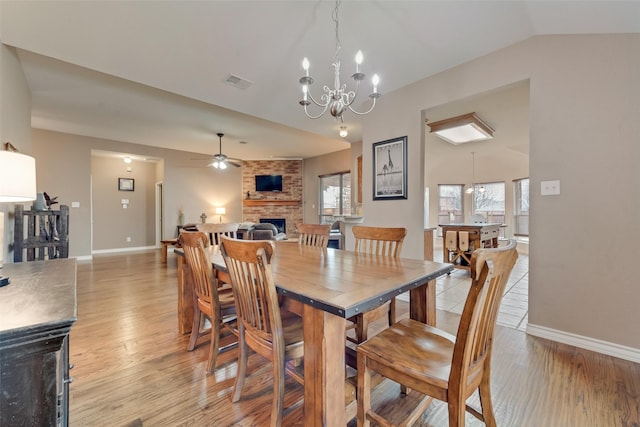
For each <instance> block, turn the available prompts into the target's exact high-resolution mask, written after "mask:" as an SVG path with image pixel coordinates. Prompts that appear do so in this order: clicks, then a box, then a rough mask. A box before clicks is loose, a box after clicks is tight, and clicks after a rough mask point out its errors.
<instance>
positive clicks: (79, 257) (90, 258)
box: [70, 255, 93, 261]
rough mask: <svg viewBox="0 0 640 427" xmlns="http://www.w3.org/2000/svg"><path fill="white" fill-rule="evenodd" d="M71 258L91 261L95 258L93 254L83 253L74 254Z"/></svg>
mask: <svg viewBox="0 0 640 427" xmlns="http://www.w3.org/2000/svg"><path fill="white" fill-rule="evenodd" d="M70 258H75V259H76V260H78V261H91V260H92V259H93V255H81V256H74V257H70Z"/></svg>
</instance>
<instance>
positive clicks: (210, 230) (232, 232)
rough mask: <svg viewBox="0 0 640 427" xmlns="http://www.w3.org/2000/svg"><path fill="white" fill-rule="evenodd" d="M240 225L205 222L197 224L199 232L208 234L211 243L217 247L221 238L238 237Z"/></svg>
mask: <svg viewBox="0 0 640 427" xmlns="http://www.w3.org/2000/svg"><path fill="white" fill-rule="evenodd" d="M239 226H240V224H238V223H220V224H216V223H213V222H205V223H202V224H196V227H197V228H198V231H201V232H203V233H206V234H207V236H209V243H210V244H212V245H217V244H219V243H220V236H227V237H231V238H234V239H235V238H236V237H238V227H239Z"/></svg>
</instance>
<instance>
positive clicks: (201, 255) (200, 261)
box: [179, 230, 217, 303]
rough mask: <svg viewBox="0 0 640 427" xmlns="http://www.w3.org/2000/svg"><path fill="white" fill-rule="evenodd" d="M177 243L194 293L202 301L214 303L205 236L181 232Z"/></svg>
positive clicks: (214, 289) (196, 232) (211, 273)
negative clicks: (180, 247)
mask: <svg viewBox="0 0 640 427" xmlns="http://www.w3.org/2000/svg"><path fill="white" fill-rule="evenodd" d="M179 241H180V244H181V245H182V249H183V251H184V257H185V264H186V267H187V269H188V271H189V272H190V274H191V278H192V282H193V290H194V292H195V293H196V294H197V296H198V298H200V299H202V300H203V301H207V302H208V303H211V302H212V301H215V300H214V297H215V295H214V293H215V292H217V289H216V286H213V271H212V268H211V262H210V259H209V256H208V255H207V253H206V251H205V246H206V245H208V238H207V236H206V234H204V233H202V232H200V231H184V230H183V231H181V232H180V237H179Z"/></svg>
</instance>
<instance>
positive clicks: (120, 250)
mask: <svg viewBox="0 0 640 427" xmlns="http://www.w3.org/2000/svg"><path fill="white" fill-rule="evenodd" d="M150 249H158V247H157V246H138V247H135V248H113V249H97V250H93V251H91V254H92V255H96V254H116V253H123V252H135V251H146V250H150Z"/></svg>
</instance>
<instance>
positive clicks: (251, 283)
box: [220, 236, 304, 426]
mask: <svg viewBox="0 0 640 427" xmlns="http://www.w3.org/2000/svg"><path fill="white" fill-rule="evenodd" d="M274 249H275V245H274V243H273V241H271V240H237V239H230V238H228V237H224V236H223V237H222V238H221V245H220V250H221V253H222V256H223V257H224V260H225V263H226V265H227V270H228V272H229V277H230V278H231V287H232V289H233V293H234V296H235V300H236V308H237V311H236V313H237V316H238V330H239V342H240V345H239V346H240V355H239V357H238V371H237V373H236V380H235V385H234V388H233V394H232V399H231V400H232V402H237V401H238V400H239V399H240V395H241V393H242V387H243V385H244V381H245V377H246V373H247V357H248V352H249V348H250V349H252V350H253V351H255V352H256V353H258V354H260V355H261V356H262V357H264V358H266V359H267V360H270V361H272V362H273V389H274V397H273V404H272V407H271V425H272V426H280V425H282V419H283V412H284V376H285V372H286V373H288V374H289V375H290V376H291V377H292V378H294V379H295V380H296V381H298V382H299V383H300V384H303V383H304V381H303V376H302V373H301V372H299V371H298V370H297V369H296V366H295V364H294V363H288V362H292V361H294V362H298V361H300V359H301V358H302V357H303V354H304V342H303V333H302V318H301V317H299V316H296V315H295V314H293V313H290V312H288V311H287V310H285V309H284V308H281V307H280V306H279V301H278V295H277V293H276V285H275V283H274V280H273V274H272V272H271V257H272V256H273V252H274Z"/></svg>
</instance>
